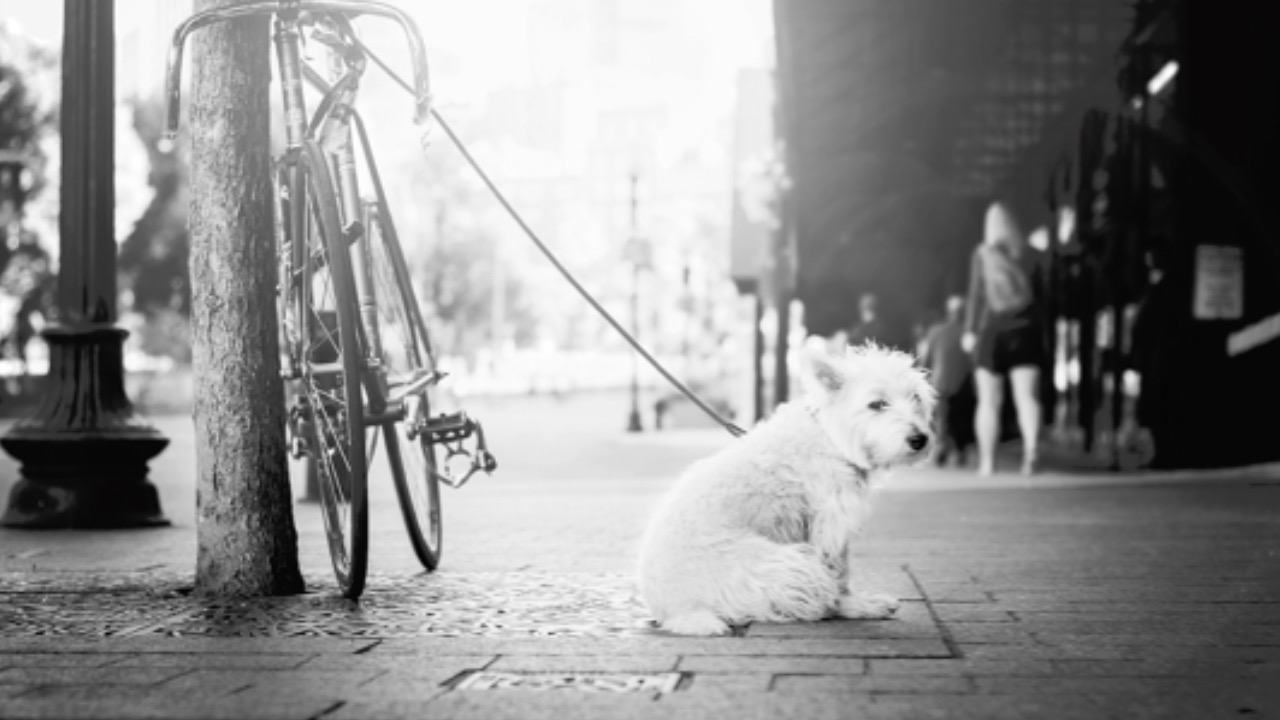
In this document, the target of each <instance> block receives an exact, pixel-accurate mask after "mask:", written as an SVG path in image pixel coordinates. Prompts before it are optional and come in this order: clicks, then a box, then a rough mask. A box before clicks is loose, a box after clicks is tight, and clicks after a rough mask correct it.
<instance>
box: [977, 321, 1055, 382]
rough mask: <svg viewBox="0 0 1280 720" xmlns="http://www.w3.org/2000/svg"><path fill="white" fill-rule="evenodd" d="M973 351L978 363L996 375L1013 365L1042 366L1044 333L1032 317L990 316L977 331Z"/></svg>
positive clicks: (1014, 366)
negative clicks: (976, 345)
mask: <svg viewBox="0 0 1280 720" xmlns="http://www.w3.org/2000/svg"><path fill="white" fill-rule="evenodd" d="M976 355H977V357H976V358H975V362H976V363H977V365H978V367H980V368H982V369H984V370H987V371H989V372H993V373H996V374H998V375H1003V374H1005V373H1007V372H1009V370H1011V369H1013V368H1016V367H1025V366H1031V367H1041V366H1042V365H1043V364H1044V359H1045V355H1046V353H1045V347H1044V333H1042V332H1041V331H1040V325H1039V323H1036V322H1034V321H1032V320H1028V319H1024V318H1009V319H1003V320H997V319H993V321H992V322H990V323H988V326H987V328H986V329H985V330H983V331H982V332H980V333H979V334H978V347H977V353H976Z"/></svg>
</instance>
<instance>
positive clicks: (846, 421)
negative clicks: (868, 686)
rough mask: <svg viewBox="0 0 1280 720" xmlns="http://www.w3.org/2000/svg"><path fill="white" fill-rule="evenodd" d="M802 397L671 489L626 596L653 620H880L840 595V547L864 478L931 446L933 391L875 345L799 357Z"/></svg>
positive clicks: (862, 594) (849, 533)
mask: <svg viewBox="0 0 1280 720" xmlns="http://www.w3.org/2000/svg"><path fill="white" fill-rule="evenodd" d="M805 359H806V362H805V363H804V364H805V366H806V367H805V368H804V370H805V372H804V375H805V379H806V381H807V382H806V385H807V386H808V388H807V392H806V393H805V396H804V397H803V398H802V399H801V400H800V401H799V402H795V403H788V404H784V405H782V406H780V407H778V408H777V410H776V411H775V412H774V414H773V416H772V417H770V418H769V419H768V420H766V421H765V422H762V423H760V424H759V425H757V426H756V427H755V428H754V429H753V430H752V431H751V432H749V433H748V434H747V435H745V436H743V437H742V438H740V439H738V440H736V441H734V443H733V444H732V445H730V446H728V447H727V448H725V449H724V450H722V451H720V452H719V453H717V454H715V455H713V456H711V457H709V458H706V459H704V460H702V461H699V462H697V463H695V464H693V465H692V466H690V467H689V469H688V470H686V471H685V473H684V474H683V475H682V476H681V477H680V479H679V480H678V481H677V482H676V484H675V486H674V488H673V489H672V491H671V492H670V493H669V495H668V496H667V497H666V498H665V499H664V501H663V502H662V503H661V505H660V506H659V508H658V510H657V511H656V513H655V515H654V517H653V519H652V520H651V522H650V524H649V527H648V530H647V532H646V533H645V537H644V539H643V540H642V542H641V552H640V577H639V591H640V597H641V598H642V599H643V601H644V602H645V604H646V605H647V606H648V608H649V611H650V612H651V613H652V614H653V616H654V618H655V619H656V620H657V621H658V622H659V623H660V624H661V626H662V627H663V628H664V629H666V630H669V631H671V632H673V633H678V634H685V635H723V634H726V633H728V632H729V631H730V626H732V625H743V624H746V623H749V622H752V621H763V622H786V621H794V620H821V619H823V618H827V617H833V616H836V617H845V618H887V617H890V616H891V615H893V613H894V612H895V611H896V610H897V606H898V601H897V599H896V598H893V597H890V596H887V595H877V594H873V593H869V592H867V591H866V590H865V589H864V588H861V587H854V586H853V585H855V584H856V581H855V580H853V579H852V577H851V572H850V570H851V567H850V565H851V562H850V548H851V541H852V539H853V537H854V536H855V535H856V534H857V532H858V530H859V528H860V526H861V525H862V522H863V520H864V519H865V517H866V515H867V512H868V509H869V507H868V497H867V494H868V491H869V485H870V483H871V480H872V478H873V477H875V476H876V475H878V474H880V473H882V472H883V471H885V470H889V469H891V468H894V467H898V466H903V465H908V464H916V463H918V462H920V461H923V460H924V459H926V458H927V456H928V455H929V453H930V451H931V448H932V447H933V444H934V442H933V440H934V436H933V430H932V427H931V425H932V422H931V421H932V418H933V407H934V403H935V393H934V390H933V387H932V386H931V385H930V383H929V381H928V379H927V377H926V374H925V372H924V371H922V370H921V369H919V368H918V367H916V365H915V364H914V360H913V358H912V357H911V356H910V355H907V354H905V353H902V352H897V351H893V350H888V349H885V348H882V347H879V346H877V345H870V344H869V345H861V346H858V347H852V348H848V349H847V350H846V352H845V354H844V355H842V356H838V355H832V354H828V353H827V352H825V351H822V350H807V351H806V352H805Z"/></svg>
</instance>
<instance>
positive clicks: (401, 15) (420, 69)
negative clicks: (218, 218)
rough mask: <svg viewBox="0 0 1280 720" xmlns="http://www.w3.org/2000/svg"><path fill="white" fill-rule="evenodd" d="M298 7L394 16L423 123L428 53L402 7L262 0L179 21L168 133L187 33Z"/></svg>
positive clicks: (348, 0) (418, 120)
mask: <svg viewBox="0 0 1280 720" xmlns="http://www.w3.org/2000/svg"><path fill="white" fill-rule="evenodd" d="M286 6H287V7H288V9H290V10H298V11H308V10H309V11H318V12H322V13H341V14H343V15H353V14H366V15H375V16H378V17H382V18H386V19H389V20H394V21H395V22H397V23H398V24H399V25H400V27H401V29H403V30H404V34H405V39H406V41H407V42H408V44H409V58H410V60H411V61H412V63H413V84H414V92H413V96H414V103H413V104H414V107H413V122H414V123H415V124H419V125H420V124H422V123H423V122H424V121H425V120H426V119H427V118H428V117H429V116H430V114H431V83H430V77H429V74H428V70H427V53H426V49H425V46H424V45H423V42H422V35H421V34H419V32H418V26H417V24H416V23H415V22H414V21H413V18H411V17H409V15H407V14H406V13H405V12H404V11H403V10H400V9H399V8H397V7H394V6H392V5H388V4H387V3H384V2H379V1H378V0H301V1H300V2H290V3H286V2H281V0H259V1H258V2H250V3H246V4H244V5H235V6H232V7H226V8H218V9H214V10H205V11H203V12H199V13H196V14H195V15H192V16H191V17H189V18H187V19H186V20H183V21H182V22H181V23H179V24H178V27H177V29H175V30H174V32H173V44H172V45H171V46H170V47H169V56H168V60H167V62H166V66H167V67H166V69H165V97H166V105H167V108H166V113H165V136H166V137H168V138H173V137H174V136H175V135H177V132H178V117H179V115H180V98H181V94H182V52H183V48H184V46H185V45H186V41H187V36H188V35H190V34H191V33H192V32H195V31H196V30H199V29H200V28H202V27H206V26H208V25H213V24H215V23H220V22H226V21H228V20H236V19H238V18H243V17H253V16H257V15H274V14H276V13H277V12H279V11H281V10H282V9H284V8H285V7H286Z"/></svg>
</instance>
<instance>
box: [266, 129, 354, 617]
mask: <svg viewBox="0 0 1280 720" xmlns="http://www.w3.org/2000/svg"><path fill="white" fill-rule="evenodd" d="M284 175H285V179H284V181H283V183H284V184H283V186H282V188H281V195H282V197H284V198H285V200H284V202H283V203H282V205H283V211H284V212H285V213H287V215H286V217H287V218H288V228H289V231H288V233H287V238H288V239H289V240H290V246H289V247H288V248H287V249H286V251H287V252H290V253H291V258H292V260H293V261H292V262H291V263H290V273H289V277H288V278H285V279H282V287H283V288H284V289H285V292H286V293H287V294H288V298H287V301H286V302H285V303H284V307H285V308H286V310H285V312H286V313H287V317H286V318H284V320H285V322H284V323H282V324H283V325H284V335H285V341H286V342H287V343H289V345H290V348H289V352H290V353H291V354H292V356H293V357H294V358H296V367H297V376H298V380H297V382H298V385H299V387H298V395H299V400H298V402H299V408H300V412H299V413H298V415H299V422H300V425H301V426H302V428H303V433H302V434H303V435H304V436H305V437H306V438H307V452H308V454H309V455H310V457H311V459H312V461H313V462H314V467H315V471H316V481H317V484H318V485H319V495H320V507H321V516H322V517H323V520H324V527H325V535H326V539H327V541H328V545H329V556H330V558H331V560H332V562H333V570H334V575H335V576H336V578H337V581H338V586H339V588H340V589H341V591H342V594H343V595H344V596H346V597H348V598H352V599H354V598H358V597H359V596H360V594H361V592H363V590H364V583H365V574H366V569H367V563H368V537H369V530H368V506H367V498H368V490H367V488H368V485H367V478H368V466H367V460H366V454H365V447H364V442H363V437H364V406H363V397H362V395H361V371H362V367H363V365H362V363H363V352H362V350H361V339H360V336H359V334H358V330H357V327H358V325H357V322H358V318H357V315H356V297H355V281H354V278H353V276H352V270H351V259H350V255H349V250H348V244H347V240H346V238H345V237H344V235H343V232H342V225H341V223H340V221H339V215H338V203H337V200H336V197H335V196H334V191H333V183H332V181H331V179H330V175H329V168H328V164H327V163H326V162H325V158H324V153H323V151H322V150H321V149H320V147H319V145H317V144H316V143H315V142H312V141H308V142H307V143H305V144H304V145H303V147H302V148H301V152H300V153H299V154H298V156H297V158H296V160H295V161H294V164H292V165H289V166H288V167H287V168H286V171H285V173H284Z"/></svg>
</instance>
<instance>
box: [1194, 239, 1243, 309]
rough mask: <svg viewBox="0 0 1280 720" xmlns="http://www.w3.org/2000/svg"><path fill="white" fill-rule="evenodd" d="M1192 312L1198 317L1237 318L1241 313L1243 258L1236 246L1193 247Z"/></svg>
mask: <svg viewBox="0 0 1280 720" xmlns="http://www.w3.org/2000/svg"><path fill="white" fill-rule="evenodd" d="M1193 315H1194V317H1195V318H1196V319H1197V320H1239V319H1240V318H1241V317H1243V316H1244V259H1243V252H1242V251H1241V249H1240V248H1238V247H1230V246H1226V245H1200V246H1198V247H1196V286H1195V299H1194V305H1193Z"/></svg>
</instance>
